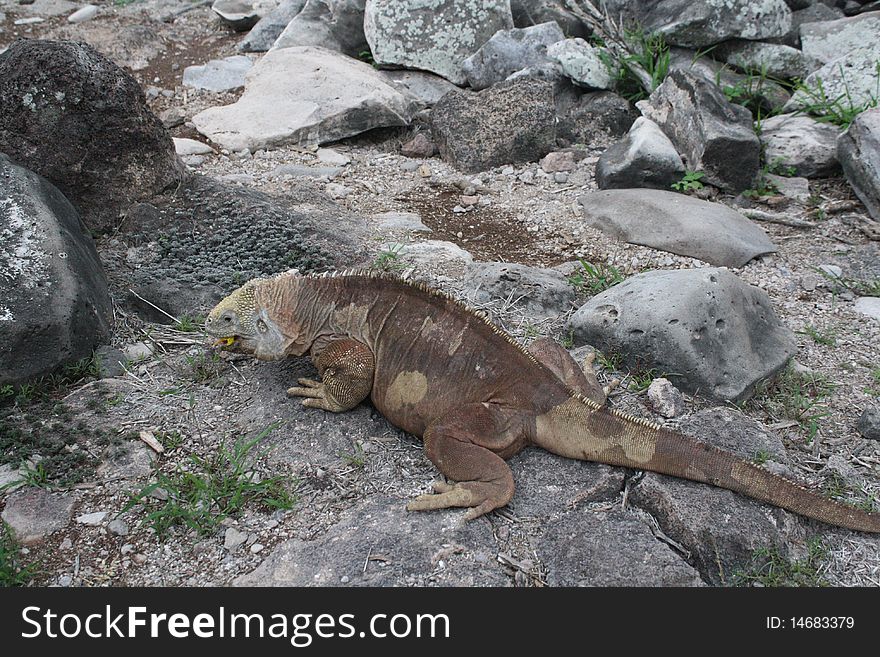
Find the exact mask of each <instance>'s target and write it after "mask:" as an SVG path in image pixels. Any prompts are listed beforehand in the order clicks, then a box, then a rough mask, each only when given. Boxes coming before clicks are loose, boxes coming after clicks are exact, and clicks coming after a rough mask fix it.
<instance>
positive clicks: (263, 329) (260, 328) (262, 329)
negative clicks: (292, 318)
mask: <svg viewBox="0 0 880 657" xmlns="http://www.w3.org/2000/svg"><path fill="white" fill-rule="evenodd" d="M257 330H258V331H259V332H260V333H265V332H266V331H268V330H269V327H268V326H266V322H264V321H263V320H262V319H258V320H257Z"/></svg>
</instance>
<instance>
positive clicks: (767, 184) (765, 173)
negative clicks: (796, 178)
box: [743, 157, 797, 198]
mask: <svg viewBox="0 0 880 657" xmlns="http://www.w3.org/2000/svg"><path fill="white" fill-rule="evenodd" d="M795 173H797V169H795V168H794V167H791V166H787V165H786V164H785V162H784V161H783V160H782V158H779V157H777V158H774V159H773V161H772V162H769V163H767V164H765V165H764V166H763V167H761V170H760V172H758V178H757V181H756V183H755V186H754V187H753V188H752V189H747V190H746V191H744V192H743V196H746V197H749V198H759V197H761V196H772V195H773V194H778V193H779V187H778V186H777V185H776V183H775V182H773V181H772V180H770V177H769V174H774V175H777V176H789V177H790V176H793V175H794V174H795Z"/></svg>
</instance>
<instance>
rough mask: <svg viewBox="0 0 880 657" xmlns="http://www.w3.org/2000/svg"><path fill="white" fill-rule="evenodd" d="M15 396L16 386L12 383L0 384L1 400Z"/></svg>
mask: <svg viewBox="0 0 880 657" xmlns="http://www.w3.org/2000/svg"><path fill="white" fill-rule="evenodd" d="M14 398H15V386H13V385H12V384H11V383H7V384H6V385H2V386H0V402H3V401H6V400H8V399H14Z"/></svg>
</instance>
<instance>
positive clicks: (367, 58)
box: [357, 50, 378, 68]
mask: <svg viewBox="0 0 880 657" xmlns="http://www.w3.org/2000/svg"><path fill="white" fill-rule="evenodd" d="M357 58H358V59H359V60H361V61H362V62H365V63H366V64H369V65H370V66H372V67H374V68H378V67H377V65H376V60H375V59H373V53H372V51H370V50H361V51H360V52H359V53H358V55H357Z"/></svg>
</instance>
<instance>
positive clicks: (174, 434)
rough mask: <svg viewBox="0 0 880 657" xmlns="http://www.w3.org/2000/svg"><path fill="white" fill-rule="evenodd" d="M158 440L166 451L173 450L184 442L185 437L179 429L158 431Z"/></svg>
mask: <svg viewBox="0 0 880 657" xmlns="http://www.w3.org/2000/svg"><path fill="white" fill-rule="evenodd" d="M156 440H158V441H159V444H161V445H162V447H164V448H165V451H166V452H172V451H174V450H175V449H177V448H178V447H180V446H181V445H182V444H183V441H184V437H183V434H182V433H180V432H179V431H157V432H156Z"/></svg>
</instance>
